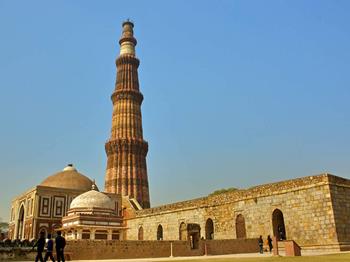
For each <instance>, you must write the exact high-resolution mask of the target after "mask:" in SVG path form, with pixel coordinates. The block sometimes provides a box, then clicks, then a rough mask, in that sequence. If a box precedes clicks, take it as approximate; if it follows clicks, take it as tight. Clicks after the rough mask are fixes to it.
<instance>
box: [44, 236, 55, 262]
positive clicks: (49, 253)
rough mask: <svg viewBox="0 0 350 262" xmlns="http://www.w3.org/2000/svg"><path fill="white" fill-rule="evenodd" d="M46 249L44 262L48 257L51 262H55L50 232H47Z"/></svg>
mask: <svg viewBox="0 0 350 262" xmlns="http://www.w3.org/2000/svg"><path fill="white" fill-rule="evenodd" d="M47 239H48V240H47V249H46V253H45V257H44V262H46V261H47V259H48V258H50V259H51V260H52V261H53V262H55V258H54V257H53V254H52V253H53V240H52V239H51V234H47Z"/></svg>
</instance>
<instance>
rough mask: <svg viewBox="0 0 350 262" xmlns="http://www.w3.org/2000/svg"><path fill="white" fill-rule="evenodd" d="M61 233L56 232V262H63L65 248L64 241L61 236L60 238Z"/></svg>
mask: <svg viewBox="0 0 350 262" xmlns="http://www.w3.org/2000/svg"><path fill="white" fill-rule="evenodd" d="M61 235H62V233H61V231H57V237H56V239H55V242H56V256H57V257H56V258H57V261H58V262H61V261H62V262H64V252H63V250H64V247H65V246H66V240H65V238H64V237H63V236H61Z"/></svg>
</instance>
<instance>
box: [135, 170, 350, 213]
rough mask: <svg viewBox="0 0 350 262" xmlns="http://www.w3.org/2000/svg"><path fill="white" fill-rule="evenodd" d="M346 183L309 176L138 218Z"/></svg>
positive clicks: (184, 203) (177, 205)
mask: <svg viewBox="0 0 350 262" xmlns="http://www.w3.org/2000/svg"><path fill="white" fill-rule="evenodd" d="M337 182H338V183H339V182H341V183H346V184H348V185H350V180H348V179H344V178H341V177H337V176H334V175H330V174H327V173H326V174H321V175H316V176H307V177H302V178H296V179H291V180H286V181H281V182H275V183H270V184H265V185H259V186H254V187H251V188H248V189H238V190H236V191H233V192H227V193H222V194H218V195H213V196H207V197H201V198H196V199H192V200H186V201H182V202H177V203H172V204H167V205H162V206H158V207H153V208H147V209H143V210H139V211H136V217H143V216H149V215H153V214H161V213H168V212H176V211H177V210H179V209H181V210H185V209H189V210H190V209H194V208H198V207H206V206H208V205H210V206H216V205H223V204H229V203H233V202H237V201H241V200H247V199H254V198H259V197H264V196H271V195H276V194H284V193H287V192H293V191H296V190H302V189H307V188H311V187H316V186H320V185H325V184H329V183H337Z"/></svg>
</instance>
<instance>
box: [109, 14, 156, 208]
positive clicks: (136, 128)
mask: <svg viewBox="0 0 350 262" xmlns="http://www.w3.org/2000/svg"><path fill="white" fill-rule="evenodd" d="M133 28H134V24H133V23H132V22H130V21H126V22H124V23H123V33H122V36H121V38H120V40H119V44H120V54H119V57H118V58H117V60H116V65H117V79H116V84H115V90H114V92H113V94H112V97H111V98H112V102H113V116H112V130H111V137H110V139H109V140H108V141H107V143H106V144H105V149H106V153H107V170H106V177H105V191H106V192H110V193H120V194H122V195H123V196H130V197H131V198H136V199H137V200H138V202H139V203H140V204H141V206H142V207H143V208H149V207H150V201H149V190H148V178H147V166H146V155H147V151H148V144H147V142H146V141H145V140H143V135H142V118H141V103H142V100H143V96H142V94H141V93H140V91H139V80H138V73H137V68H138V66H139V63H140V61H139V60H138V59H137V58H136V56H135V46H136V43H137V41H136V39H135V38H134V32H133Z"/></svg>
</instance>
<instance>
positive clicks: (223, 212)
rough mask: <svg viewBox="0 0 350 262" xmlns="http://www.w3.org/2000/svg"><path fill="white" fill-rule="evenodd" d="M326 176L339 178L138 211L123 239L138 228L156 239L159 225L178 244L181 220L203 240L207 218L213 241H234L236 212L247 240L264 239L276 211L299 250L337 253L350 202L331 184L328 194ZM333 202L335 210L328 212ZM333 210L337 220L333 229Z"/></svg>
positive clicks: (302, 181)
mask: <svg viewBox="0 0 350 262" xmlns="http://www.w3.org/2000/svg"><path fill="white" fill-rule="evenodd" d="M330 178H332V179H334V180H337V179H338V178H337V177H334V176H331V175H328V174H325V175H320V176H313V177H305V178H301V179H295V180H289V181H284V182H280V183H274V184H268V185H263V186H258V187H253V188H251V189H247V190H238V191H237V192H230V193H224V194H220V195H216V196H209V197H205V198H199V199H195V200H192V201H184V202H179V203H174V204H170V205H165V206H161V207H156V208H151V209H145V210H141V211H137V212H136V217H135V218H131V219H128V220H127V226H128V230H127V239H134V240H137V239H138V229H139V228H140V227H141V226H142V228H143V232H144V234H143V237H144V239H147V240H155V239H156V237H157V228H158V225H162V227H163V239H164V240H178V239H179V226H180V224H181V223H182V222H185V223H197V224H199V225H200V227H201V232H200V235H201V237H203V238H205V236H206V234H205V225H206V221H207V219H208V218H210V219H212V220H213V222H214V239H235V238H236V223H235V222H236V217H237V216H238V215H239V214H241V215H242V216H243V217H244V220H245V228H246V237H247V238H257V237H258V236H259V235H262V236H263V238H264V239H266V237H267V235H271V236H272V235H273V224H272V214H273V212H274V210H276V209H279V210H280V211H282V213H283V217H284V224H285V229H286V237H287V239H293V240H294V241H296V242H297V243H298V244H299V245H300V246H302V247H304V248H309V247H310V248H312V247H318V248H324V247H326V246H327V247H328V248H331V249H334V250H339V242H338V235H337V230H338V231H339V230H340V229H341V228H343V229H342V230H343V231H342V232H343V233H342V235H341V236H342V238H339V239H342V240H346V241H348V240H347V238H346V237H345V235H346V234H347V236H349V234H348V231H347V230H349V228H350V227H349V226H347V229H345V226H343V227H340V228H339V229H338V227H337V225H338V224H341V223H345V221H344V220H345V219H347V221H348V222H349V221H350V220H349V219H348V215H347V214H348V213H346V214H344V212H347V211H344V210H342V209H341V208H340V206H344V205H345V206H346V205H348V203H350V202H349V200H348V197H349V194H347V193H346V192H347V191H346V190H345V189H340V188H339V187H338V186H335V187H336V188H337V191H336V190H335V189H333V187H332V190H333V191H334V192H337V193H335V194H333V195H331V191H330V186H331V185H330V181H329V179H330ZM346 181H348V180H346ZM334 198H336V199H338V200H334ZM335 204H336V205H339V208H334V209H333V206H336V205H335ZM334 212H335V214H336V216H337V217H340V218H339V219H337V221H339V222H338V224H337V225H336V220H335V217H334ZM338 214H339V215H338ZM348 222H347V223H348ZM338 234H339V233H338Z"/></svg>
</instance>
